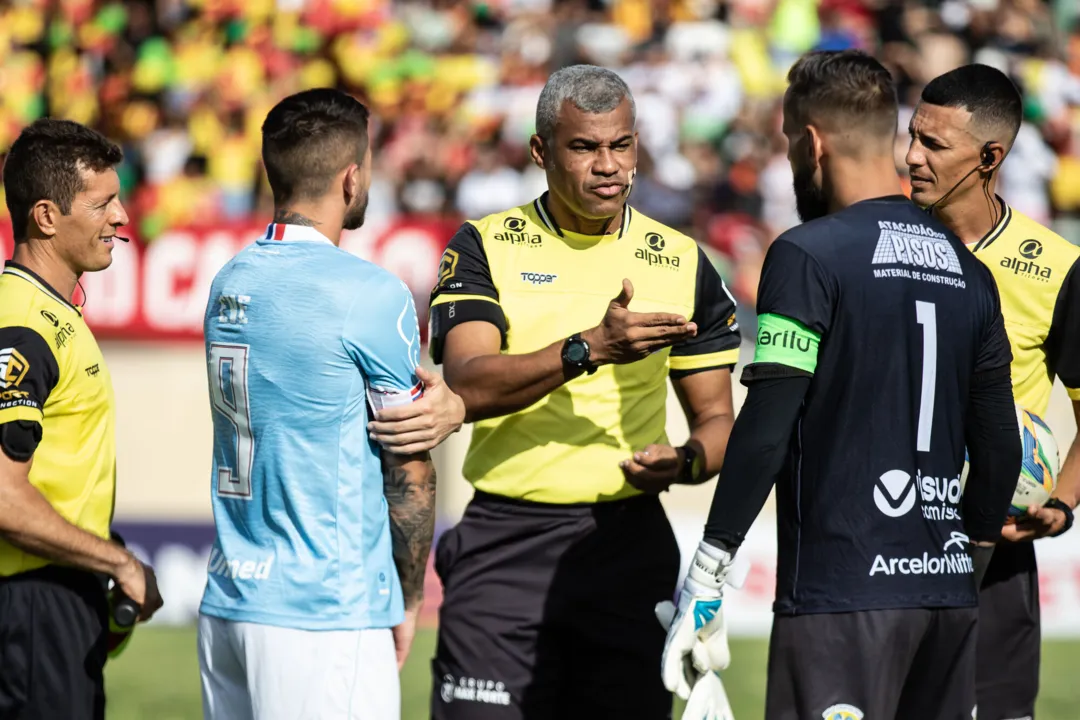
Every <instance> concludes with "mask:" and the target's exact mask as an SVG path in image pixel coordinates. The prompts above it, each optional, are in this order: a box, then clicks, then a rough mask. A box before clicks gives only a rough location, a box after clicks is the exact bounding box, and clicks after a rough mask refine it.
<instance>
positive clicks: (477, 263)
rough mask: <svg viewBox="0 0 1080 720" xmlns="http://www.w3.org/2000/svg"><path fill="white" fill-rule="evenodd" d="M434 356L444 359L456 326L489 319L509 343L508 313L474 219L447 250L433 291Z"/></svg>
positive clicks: (432, 344) (437, 360)
mask: <svg viewBox="0 0 1080 720" xmlns="http://www.w3.org/2000/svg"><path fill="white" fill-rule="evenodd" d="M430 318H431V330H430V332H429V333H428V335H429V342H430V344H431V358H432V360H434V361H435V362H436V363H441V362H442V348H443V341H444V340H445V339H446V335H447V333H449V332H450V331H451V330H452V329H453V328H454V327H455V326H457V325H460V324H461V323H465V322H475V321H481V322H489V323H491V324H492V325H494V326H495V327H497V328H499V332H500V334H501V335H502V342H503V345H504V346H505V345H506V329H507V325H506V315H505V314H504V313H503V309H502V306H500V305H499V291H498V289H497V288H496V287H495V282H494V281H493V280H492V278H491V268H490V266H489V265H488V259H487V254H486V253H485V252H484V242H483V240H482V239H481V237H480V232H479V231H478V230H477V229H476V227H475V226H474V225H472V223H465V224H464V225H462V226H461V227H460V228H459V229H458V231H457V232H456V233H454V237H452V238H450V243H449V244H448V245H447V246H446V250H444V251H443V255H442V260H440V261H439V279H438V281H437V282H436V283H435V289H434V290H432V291H431V313H430Z"/></svg>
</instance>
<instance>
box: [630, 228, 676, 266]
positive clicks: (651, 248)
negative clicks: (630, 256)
mask: <svg viewBox="0 0 1080 720" xmlns="http://www.w3.org/2000/svg"><path fill="white" fill-rule="evenodd" d="M645 244H646V245H647V246H648V247H647V248H638V249H637V252H635V253H634V257H636V258H637V259H638V260H644V261H645V262H646V263H647V264H648V265H649V267H663V268H668V269H670V270H677V269H678V268H679V256H678V255H674V256H672V255H664V254H663V253H664V248H665V247H666V246H667V242H666V241H665V240H664V236H663V235H661V234H660V233H649V234H648V235H646V236H645Z"/></svg>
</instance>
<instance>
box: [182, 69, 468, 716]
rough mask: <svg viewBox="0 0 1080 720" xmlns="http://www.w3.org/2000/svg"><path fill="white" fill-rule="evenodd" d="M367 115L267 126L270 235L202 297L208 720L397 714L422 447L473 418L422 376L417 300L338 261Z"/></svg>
mask: <svg viewBox="0 0 1080 720" xmlns="http://www.w3.org/2000/svg"><path fill="white" fill-rule="evenodd" d="M367 120H368V112H367V109H366V108H365V107H364V106H363V105H362V104H360V103H359V102H357V101H356V100H354V99H353V98H351V97H349V96H347V95H345V94H343V93H340V92H337V91H335V90H309V91H306V92H303V93H299V94H297V95H293V96H291V97H289V98H286V99H285V100H283V101H282V102H281V103H279V104H278V105H277V106H275V107H274V109H272V110H271V111H270V113H269V114H268V115H267V118H266V121H265V123H264V125H263V160H264V163H265V166H266V170H267V176H268V179H269V181H270V185H271V188H272V190H273V192H274V203H275V214H274V220H275V222H274V223H273V224H271V225H270V226H269V227H268V228H267V232H266V235H265V236H264V237H263V238H261V239H259V240H258V241H257V242H255V243H254V244H252V245H250V246H248V247H247V248H245V249H244V250H242V251H241V252H240V253H239V254H238V255H237V256H236V257H235V258H233V259H232V260H231V261H230V262H229V263H228V264H227V265H226V266H225V267H224V268H223V269H222V270H221V272H220V273H218V275H217V277H216V278H215V279H214V282H213V285H212V287H211V290H210V298H209V301H208V304H207V309H206V316H205V318H204V331H205V337H206V359H207V368H208V377H209V384H210V403H211V407H212V413H213V421H214V460H213V471H212V478H211V483H212V500H213V507H214V521H215V524H216V526H217V539H216V540H215V542H214V546H213V548H212V550H211V554H210V561H209V567H208V581H207V585H206V591H205V594H204V595H203V601H202V605H201V607H200V620H199V660H200V669H201V674H202V687H203V708H204V715H205V717H207V718H228V720H243V719H244V718H251V719H254V718H259V720H277V719H281V720H299V719H300V718H364V720H368V719H369V718H374V719H380V720H381V719H386V720H390V719H391V718H394V719H395V720H396V718H398V717H399V715H400V710H399V708H400V693H399V690H398V676H397V673H398V670H399V668H400V664H401V663H402V662H403V661H404V659H405V656H406V655H407V653H408V649H409V645H410V644H411V641H412V637H413V634H414V632H415V623H416V615H417V612H418V610H419V606H420V603H421V601H422V598H423V581H424V570H425V567H426V564H427V557H428V552H429V550H430V547H431V540H432V534H433V531H434V501H435V474H434V470H433V468H432V466H431V461H430V458H429V456H428V454H427V450H429V449H430V448H432V447H434V446H435V445H436V444H438V442H440V441H441V440H442V439H444V438H445V437H446V436H447V435H449V434H450V433H451V432H453V431H455V430H457V429H458V428H459V427H460V425H461V422H462V420H463V419H464V406H463V404H462V403H461V400H460V398H458V397H457V396H456V395H454V394H453V393H452V392H450V391H449V389H448V388H446V386H445V385H444V384H443V383H442V381H441V378H440V377H439V376H438V375H434V374H428V373H426V372H425V371H423V370H422V369H420V368H418V365H419V353H420V335H419V328H418V326H417V319H416V310H415V308H414V306H413V299H412V295H411V293H410V292H409V290H408V289H407V288H406V287H405V285H404V284H403V283H402V282H401V281H400V280H398V279H397V278H396V277H394V276H393V275H391V274H390V273H389V272H387V271H385V270H383V269H381V268H379V267H378V266H376V265H373V264H371V263H369V262H366V261H364V260H361V259H360V258H358V257H356V256H354V255H351V254H349V253H347V252H345V251H343V250H341V249H339V248H338V247H337V243H338V238H339V236H340V234H341V230H342V229H343V228H346V229H355V228H357V227H359V226H360V225H361V224H362V223H363V217H364V210H365V208H366V205H367V190H368V186H369V185H370V180H371V151H370V148H369V145H368V138H367ZM425 380H426V381H427V387H426V389H425V382H424V381H425ZM425 392H426V396H425ZM383 408H387V409H390V408H392V409H391V410H389V411H388V412H385V411H384V412H382V413H381V414H378V415H375V417H373V414H375V413H374V412H373V411H381V410H382V409H383ZM380 439H381V440H383V441H385V444H386V445H388V446H390V447H391V449H392V450H393V451H394V452H393V453H391V452H384V451H383V449H381V448H380V446H379V445H378V444H377V441H378V440H380Z"/></svg>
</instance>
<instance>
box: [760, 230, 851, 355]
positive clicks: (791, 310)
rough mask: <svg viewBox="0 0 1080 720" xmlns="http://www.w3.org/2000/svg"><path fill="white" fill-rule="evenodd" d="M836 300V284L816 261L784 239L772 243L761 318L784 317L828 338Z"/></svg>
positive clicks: (762, 287) (765, 268) (765, 271)
mask: <svg viewBox="0 0 1080 720" xmlns="http://www.w3.org/2000/svg"><path fill="white" fill-rule="evenodd" d="M835 298H836V293H835V285H834V283H833V282H832V281H831V279H830V278H829V276H828V275H827V274H826V273H825V271H824V269H823V268H822V267H821V265H820V263H818V261H817V259H815V258H814V257H813V256H811V255H810V254H809V253H808V252H806V251H805V250H803V249H802V248H801V247H799V246H798V245H795V244H794V243H792V242H789V241H786V240H784V239H783V237H780V238H778V239H777V240H776V241H775V242H774V243H773V244H772V246H771V247H770V248H769V252H768V253H766V255H765V264H764V266H763V267H762V269H761V283H760V284H759V286H758V301H757V314H758V315H781V316H783V317H787V318H791V319H792V320H797V321H798V322H800V323H801V324H803V325H805V326H806V327H807V328H809V329H811V330H813V331H814V332H816V333H817V334H818V335H825V334H826V333H828V331H829V325H830V324H831V323H832V314H833V307H834V304H835Z"/></svg>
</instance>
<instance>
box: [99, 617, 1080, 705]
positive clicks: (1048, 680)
mask: <svg viewBox="0 0 1080 720" xmlns="http://www.w3.org/2000/svg"><path fill="white" fill-rule="evenodd" d="M434 648H435V631H434V630H423V631H421V632H420V633H419V635H418V636H417V639H416V645H415V646H414V647H413V651H412V655H411V656H410V658H409V662H408V664H407V665H406V666H405V670H404V673H403V675H402V682H401V689H402V720H422V719H424V718H427V717H428V713H427V708H428V694H429V692H430V679H429V678H430V675H429V672H430V670H429V668H430V665H429V662H428V661H429V660H430V659H431V656H432V653H433V651H434ZM731 654H732V656H733V657H734V658H735V662H734V663H733V664H732V666H731V669H730V670H728V671H727V672H725V673H724V686H725V688H726V689H727V692H728V695H729V696H730V699H731V705H732V709H733V710H734V711H735V717H736V718H737V719H738V720H761V718H762V716H763V714H764V707H765V655H766V643H765V642H764V641H761V640H741V639H740V640H735V639H733V640H732V641H731ZM1078 666H1080V641H1054V642H1047V643H1045V644H1044V645H1043V662H1042V692H1041V693H1040V695H1039V706H1038V708H1037V713H1036V717H1038V718H1039V720H1075V719H1076V718H1077V717H1080V682H1077V680H1076V668H1077V667H1078ZM105 672H106V681H107V684H108V713H107V716H108V720H146V718H154V719H155V720H197V719H198V718H201V717H202V706H201V702H200V699H199V665H198V661H197V659H196V655H195V630H194V628H142V629H140V630H139V631H138V634H137V635H136V636H135V637H133V638H132V639H131V645H130V646H129V647H128V649H127V651H126V652H125V653H124V654H123V655H122V656H121V657H120V658H118V659H116V660H114V661H111V662H110V663H109V665H108V667H107V668H106V671H105ZM675 717H676V718H678V717H679V715H678V712H676V714H675Z"/></svg>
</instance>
